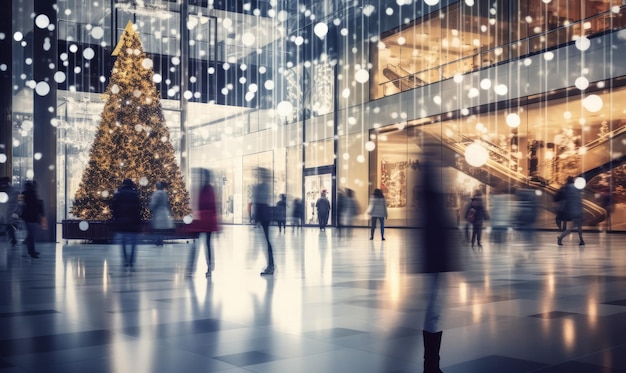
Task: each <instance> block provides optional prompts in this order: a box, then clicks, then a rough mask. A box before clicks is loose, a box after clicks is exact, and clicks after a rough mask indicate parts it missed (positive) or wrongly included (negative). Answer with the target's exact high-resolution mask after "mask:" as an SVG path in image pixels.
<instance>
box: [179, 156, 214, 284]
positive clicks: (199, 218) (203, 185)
mask: <svg viewBox="0 0 626 373" xmlns="http://www.w3.org/2000/svg"><path fill="white" fill-rule="evenodd" d="M194 172H197V173H198V175H197V176H198V179H199V180H197V183H198V189H199V192H198V196H197V206H196V211H194V220H193V221H192V222H191V224H190V227H189V228H187V230H188V231H189V232H194V233H196V234H197V235H198V236H197V238H198V240H194V242H193V245H192V248H191V252H190V253H189V264H188V272H189V275H191V274H192V273H193V272H194V269H195V260H196V250H197V246H198V245H199V243H200V242H199V238H200V237H199V236H200V234H201V233H204V234H205V239H206V265H207V271H206V274H205V275H206V277H210V276H211V272H212V271H213V269H214V268H215V264H214V259H213V249H212V247H211V233H213V232H217V231H218V230H219V227H218V222H217V201H216V198H215V191H214V189H213V186H212V185H211V171H209V170H207V169H204V168H202V169H197V170H195V171H194Z"/></svg>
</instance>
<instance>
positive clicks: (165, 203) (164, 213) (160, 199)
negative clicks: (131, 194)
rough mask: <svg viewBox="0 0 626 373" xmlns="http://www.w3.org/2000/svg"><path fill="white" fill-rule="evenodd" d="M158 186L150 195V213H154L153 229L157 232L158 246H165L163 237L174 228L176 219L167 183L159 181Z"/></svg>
mask: <svg viewBox="0 0 626 373" xmlns="http://www.w3.org/2000/svg"><path fill="white" fill-rule="evenodd" d="M156 188H157V190H155V191H154V192H153V193H152V196H151V197H150V206H149V207H150V213H151V215H152V222H151V225H152V230H153V231H154V233H155V234H156V236H157V238H156V244H157V246H163V237H164V235H165V233H166V232H168V231H170V230H172V229H174V220H173V219H172V213H171V211H170V202H169V196H168V194H167V191H165V183H164V182H162V181H158V182H157V183H156Z"/></svg>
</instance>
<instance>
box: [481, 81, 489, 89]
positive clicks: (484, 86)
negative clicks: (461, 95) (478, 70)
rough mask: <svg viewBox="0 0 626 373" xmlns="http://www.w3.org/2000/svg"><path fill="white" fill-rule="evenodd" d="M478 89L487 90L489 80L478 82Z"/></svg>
mask: <svg viewBox="0 0 626 373" xmlns="http://www.w3.org/2000/svg"><path fill="white" fill-rule="evenodd" d="M480 88H482V89H484V90H487V89H489V88H491V79H483V80H481V81H480Z"/></svg>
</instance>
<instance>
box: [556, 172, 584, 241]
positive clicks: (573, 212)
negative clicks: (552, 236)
mask: <svg viewBox="0 0 626 373" xmlns="http://www.w3.org/2000/svg"><path fill="white" fill-rule="evenodd" d="M563 199H564V200H565V203H564V210H563V211H564V215H565V217H566V218H567V219H568V220H571V221H572V225H573V226H574V227H575V229H576V230H577V231H578V239H579V242H578V245H580V246H584V245H585V241H584V240H583V200H582V192H581V190H580V189H578V188H576V185H575V184H574V177H572V176H569V177H568V178H567V183H566V184H565V186H564V187H563ZM572 231H573V228H569V229H566V230H564V231H563V232H562V233H561V234H560V235H559V236H558V237H557V240H556V242H557V244H558V245H559V246H562V245H563V238H565V237H566V236H567V235H568V234H570V233H572Z"/></svg>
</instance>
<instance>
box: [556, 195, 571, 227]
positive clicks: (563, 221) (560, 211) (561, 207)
mask: <svg viewBox="0 0 626 373" xmlns="http://www.w3.org/2000/svg"><path fill="white" fill-rule="evenodd" d="M566 185H567V183H565V184H564V185H563V186H562V187H561V188H560V189H559V190H558V191H557V192H556V195H555V196H554V202H556V204H557V205H556V211H555V218H554V220H555V222H556V226H557V227H558V228H559V231H561V232H563V231H565V230H566V229H567V221H568V220H570V219H569V218H568V217H567V216H566V211H565V206H566V204H567V201H566V200H565V194H564V193H565V186H566Z"/></svg>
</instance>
